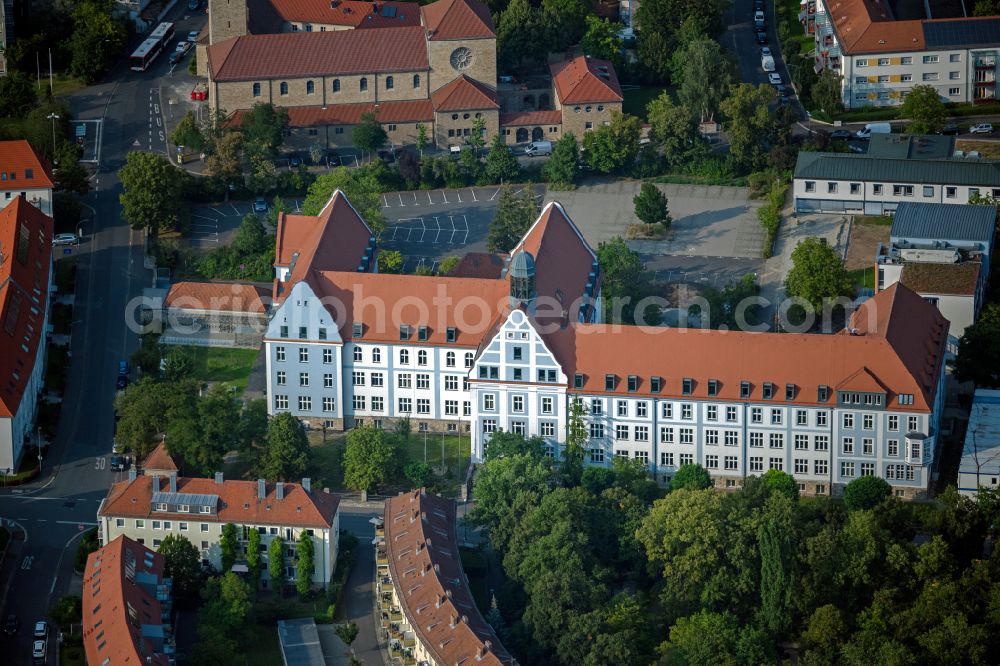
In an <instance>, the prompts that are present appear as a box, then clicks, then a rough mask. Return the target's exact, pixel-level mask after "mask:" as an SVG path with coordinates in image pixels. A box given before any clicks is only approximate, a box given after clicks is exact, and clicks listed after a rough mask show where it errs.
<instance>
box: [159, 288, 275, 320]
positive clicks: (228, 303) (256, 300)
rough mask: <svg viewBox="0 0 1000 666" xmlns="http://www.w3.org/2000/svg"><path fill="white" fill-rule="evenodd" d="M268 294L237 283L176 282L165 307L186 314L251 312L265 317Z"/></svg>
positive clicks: (169, 292) (164, 301)
mask: <svg viewBox="0 0 1000 666" xmlns="http://www.w3.org/2000/svg"><path fill="white" fill-rule="evenodd" d="M267 295H268V292H267V290H265V289H263V288H261V287H257V286H254V285H252V284H245V283H243V284H241V283H237V282H176V283H174V284H173V285H171V286H170V291H168V292H167V297H166V298H165V299H164V300H163V305H164V306H166V307H168V308H181V309H185V310H211V311H220V312H251V313H254V314H264V313H266V312H267V307H266V306H265V305H264V298H265V297H266V296H267Z"/></svg>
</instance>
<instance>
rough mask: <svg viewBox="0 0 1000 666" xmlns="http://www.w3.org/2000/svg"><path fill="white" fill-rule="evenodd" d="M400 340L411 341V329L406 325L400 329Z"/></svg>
mask: <svg viewBox="0 0 1000 666" xmlns="http://www.w3.org/2000/svg"><path fill="white" fill-rule="evenodd" d="M399 339H400V340H404V341H405V340H409V339H410V327H409V326H407V325H406V324H403V325H402V326H400V327H399Z"/></svg>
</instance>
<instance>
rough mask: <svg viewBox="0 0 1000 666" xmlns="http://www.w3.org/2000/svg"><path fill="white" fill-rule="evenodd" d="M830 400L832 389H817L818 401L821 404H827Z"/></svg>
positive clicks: (823, 387)
mask: <svg viewBox="0 0 1000 666" xmlns="http://www.w3.org/2000/svg"><path fill="white" fill-rule="evenodd" d="M829 399H830V387H829V386H820V387H819V388H818V389H816V400H817V401H819V402H826V401H827V400H829Z"/></svg>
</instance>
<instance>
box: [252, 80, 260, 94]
mask: <svg viewBox="0 0 1000 666" xmlns="http://www.w3.org/2000/svg"><path fill="white" fill-rule="evenodd" d="M253 96H254V97H260V84H259V83H255V84H253Z"/></svg>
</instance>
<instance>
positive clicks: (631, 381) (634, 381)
mask: <svg viewBox="0 0 1000 666" xmlns="http://www.w3.org/2000/svg"><path fill="white" fill-rule="evenodd" d="M638 390H639V378H638V377H636V376H635V375H629V376H628V392H629V393H635V392H636V391H638Z"/></svg>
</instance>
